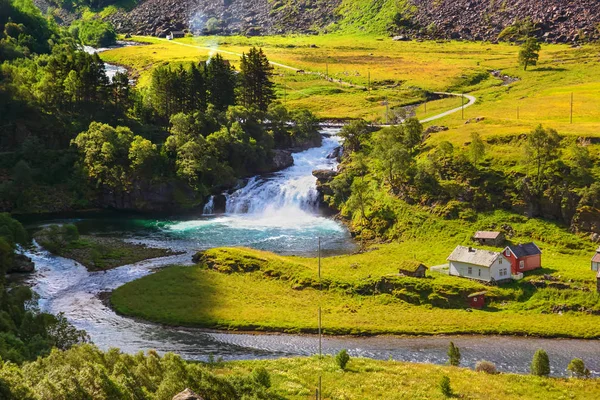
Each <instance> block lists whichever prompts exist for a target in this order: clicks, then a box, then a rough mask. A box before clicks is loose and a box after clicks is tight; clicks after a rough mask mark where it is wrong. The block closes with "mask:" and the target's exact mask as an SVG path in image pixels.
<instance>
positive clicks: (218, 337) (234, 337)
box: [28, 130, 600, 376]
mask: <svg viewBox="0 0 600 400" xmlns="http://www.w3.org/2000/svg"><path fill="white" fill-rule="evenodd" d="M323 133H324V134H325V136H324V141H323V146H322V147H320V148H315V149H310V150H307V151H304V152H301V153H297V154H295V155H294V161H295V164H294V166H292V167H290V168H288V169H286V170H284V171H281V172H279V173H275V174H270V175H266V176H261V177H255V178H252V179H250V180H249V181H248V183H247V185H245V186H244V187H243V188H241V189H239V190H238V191H236V192H234V193H232V194H230V195H228V196H227V212H226V213H225V214H223V215H198V216H193V217H187V218H184V219H182V218H164V217H157V218H154V219H153V218H148V217H145V218H137V217H124V216H123V215H100V216H96V217H85V218H83V217H82V218H76V219H73V218H61V219H57V218H54V219H47V220H38V221H36V223H35V225H36V226H39V225H43V224H47V223H62V222H72V223H76V224H77V225H78V227H79V229H80V231H81V232H82V233H88V234H96V235H108V236H116V237H121V238H124V239H126V240H131V241H134V242H141V243H146V244H148V245H151V246H159V247H168V248H171V249H173V250H177V251H183V252H184V254H181V255H177V256H172V257H167V258H163V259H156V260H149V261H144V262H141V263H138V264H135V265H128V266H124V267H121V268H117V269H114V270H111V271H107V272H96V273H90V272H88V271H87V270H86V269H85V268H84V267H82V266H81V265H79V264H78V263H76V262H74V261H72V260H67V259H64V258H61V257H56V256H53V255H51V254H49V253H48V252H46V251H44V250H43V249H40V248H37V249H35V250H33V251H31V252H29V254H28V255H29V256H30V257H32V258H33V260H34V261H35V263H36V266H37V272H36V273H35V274H34V275H33V276H32V277H31V279H30V282H29V283H30V284H31V285H32V286H33V288H34V290H35V291H36V292H37V293H38V294H39V296H40V300H39V304H40V308H41V309H42V310H44V311H47V312H51V313H59V312H63V313H65V315H66V317H67V318H68V319H69V321H71V322H72V323H73V324H74V325H75V326H77V327H78V328H80V329H85V330H86V331H87V332H88V333H89V334H90V336H91V338H92V340H93V342H94V343H95V344H96V345H98V346H99V347H100V348H102V349H107V348H110V347H119V348H121V349H122V350H123V351H125V352H128V353H135V352H137V351H140V350H147V349H156V350H158V351H159V352H161V353H164V352H175V353H178V354H181V355H182V356H183V357H184V358H186V359H190V360H206V359H207V358H208V357H209V356H211V355H212V356H214V357H215V358H216V357H222V358H223V359H225V360H235V359H254V358H276V357H284V356H296V355H312V354H315V353H316V352H317V349H318V339H317V338H316V337H315V336H311V335H279V334H266V335H265V334H233V333H227V332H212V331H206V330H200V329H190V328H176V327H166V326H160V325H155V324H150V323H145V322H141V321H137V320H134V319H130V318H125V317H121V316H118V315H116V314H115V313H114V312H113V311H112V310H111V309H110V308H108V307H106V306H105V305H104V304H103V302H102V301H101V300H100V297H99V295H100V294H102V293H105V292H108V291H111V290H113V289H115V288H117V287H119V286H121V285H123V284H125V283H127V282H131V281H132V280H135V279H138V278H140V277H142V276H145V275H147V274H150V273H152V272H153V271H154V270H155V269H156V268H159V267H164V266H166V265H170V264H190V263H191V261H190V260H191V256H192V254H194V253H195V252H196V251H198V250H202V249H207V248H211V247H216V246H249V247H254V248H259V249H265V250H270V251H275V252H278V253H281V254H295V255H304V256H314V255H316V250H317V249H316V247H317V240H316V238H317V237H321V238H322V246H323V250H324V252H325V254H342V253H348V252H352V251H354V250H355V245H354V244H353V242H352V240H351V238H350V236H349V233H348V232H347V230H346V229H345V227H344V226H343V225H341V224H339V223H338V222H336V221H334V220H332V219H330V218H327V217H326V216H323V215H321V213H320V212H319V207H318V204H317V192H316V179H315V178H314V177H313V176H312V174H311V172H312V171H313V170H314V169H333V168H335V167H336V161H335V160H334V159H332V158H328V155H330V154H331V153H332V152H333V150H334V149H335V148H336V147H337V146H339V139H338V137H337V136H335V133H336V131H335V130H325V131H324V132H323ZM210 211H211V210H210V207H207V209H206V210H205V212H206V213H210ZM450 340H452V341H454V342H455V343H456V344H457V345H458V346H459V347H460V349H461V353H462V356H463V365H464V366H469V367H473V366H474V365H475V363H476V362H477V361H479V360H482V359H486V360H489V361H492V362H494V363H495V364H496V365H497V367H498V369H499V370H500V371H505V372H517V373H527V372H528V369H529V363H530V361H531V358H532V356H533V353H534V352H535V351H536V350H537V349H538V348H543V349H545V350H546V351H547V352H548V354H549V356H550V360H551V364H552V372H553V374H554V375H564V374H565V369H566V367H567V365H568V363H569V361H570V360H571V359H572V358H574V357H580V358H583V359H584V361H585V362H586V365H587V366H588V368H590V370H592V372H593V374H594V375H595V376H600V342H598V341H585V340H552V339H537V338H515V337H497V336H458V337H444V336H442V337H439V336H438V337H386V336H383V337H371V338H354V337H327V338H325V339H324V342H323V351H324V352H325V353H327V354H334V353H336V352H338V351H339V350H340V349H343V348H345V349H348V351H349V353H350V354H351V355H352V356H363V357H371V358H376V359H386V360H387V359H389V358H392V359H394V360H402V361H411V362H426V363H436V364H442V363H445V362H446V360H447V357H446V350H447V347H448V343H449V341H450Z"/></svg>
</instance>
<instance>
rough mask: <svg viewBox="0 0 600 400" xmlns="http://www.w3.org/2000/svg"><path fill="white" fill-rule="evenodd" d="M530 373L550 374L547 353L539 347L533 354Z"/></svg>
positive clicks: (538, 374)
mask: <svg viewBox="0 0 600 400" xmlns="http://www.w3.org/2000/svg"><path fill="white" fill-rule="evenodd" d="M531 374H532V375H537V376H548V375H550V359H549V358H548V353H546V352H545V351H544V350H542V349H539V350H538V351H536V352H535V354H534V355H533V360H532V362H531Z"/></svg>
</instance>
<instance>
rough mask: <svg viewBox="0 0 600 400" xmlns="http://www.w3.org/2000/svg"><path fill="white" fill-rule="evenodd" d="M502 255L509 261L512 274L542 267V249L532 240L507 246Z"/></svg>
mask: <svg viewBox="0 0 600 400" xmlns="http://www.w3.org/2000/svg"><path fill="white" fill-rule="evenodd" d="M504 257H506V258H508V260H509V261H510V264H511V267H512V273H513V275H518V274H520V273H522V272H525V271H531V270H534V269H538V268H542V251H541V250H540V248H539V247H537V245H536V244H535V243H533V242H532V243H526V244H520V245H518V246H515V245H510V246H507V247H506V248H505V249H504Z"/></svg>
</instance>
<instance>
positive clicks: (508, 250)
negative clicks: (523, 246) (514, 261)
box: [506, 249, 510, 257]
mask: <svg viewBox="0 0 600 400" xmlns="http://www.w3.org/2000/svg"><path fill="white" fill-rule="evenodd" d="M506 257H510V249H506Z"/></svg>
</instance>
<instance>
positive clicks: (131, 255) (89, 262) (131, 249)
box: [35, 227, 183, 272]
mask: <svg viewBox="0 0 600 400" xmlns="http://www.w3.org/2000/svg"><path fill="white" fill-rule="evenodd" d="M51 229H52V227H50V228H46V229H44V230H42V231H40V232H38V233H36V234H35V239H36V240H37V241H38V243H39V244H41V245H42V246H43V247H44V248H45V249H46V250H48V251H50V252H51V253H53V254H56V255H58V256H61V257H64V258H68V259H71V260H74V261H77V262H78V263H80V264H81V265H83V266H84V267H85V268H87V270H88V271H90V272H95V271H107V270H110V269H113V268H118V267H121V266H123V265H129V264H135V263H138V262H140V261H145V260H151V259H154V258H162V257H169V256H174V255H178V254H183V253H182V252H175V251H172V250H170V249H163V248H156V247H149V246H146V245H145V244H141V243H132V242H128V241H125V240H121V239H115V238H109V237H100V236H92V235H81V236H79V235H77V236H76V238H75V237H74V238H72V239H71V240H68V239H65V235H64V234H63V233H61V232H59V231H55V232H52V231H51ZM58 229H61V228H58Z"/></svg>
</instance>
